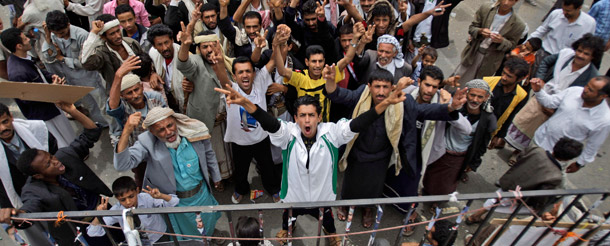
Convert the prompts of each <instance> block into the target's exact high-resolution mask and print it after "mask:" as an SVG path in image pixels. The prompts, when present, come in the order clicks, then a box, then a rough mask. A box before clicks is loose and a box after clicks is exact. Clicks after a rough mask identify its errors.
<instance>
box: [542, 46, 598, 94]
mask: <svg viewBox="0 0 610 246" xmlns="http://www.w3.org/2000/svg"><path fill="white" fill-rule="evenodd" d="M573 57H574V50H573V49H571V48H565V49H562V50H561V51H559V56H558V57H557V62H555V67H554V68H553V79H551V80H549V81H548V82H547V83H546V84H545V85H544V90H545V92H546V93H548V94H551V95H553V94H556V93H559V92H561V91H563V90H565V89H566V88H568V87H569V86H570V85H571V84H572V83H574V80H576V78H578V76H580V75H581V74H582V73H583V72H584V71H585V70H587V69H589V66H590V65H591V63H589V64H587V65H586V66H584V67H582V68H581V69H578V70H576V71H574V72H572V63H573V62H574V60H573V59H572V58H573ZM570 59H572V60H571V61H570ZM568 61H570V62H569V63H568V65H566V66H565V67H564V68H562V67H563V65H564V64H566V62H568ZM587 82H588V81H587Z"/></svg>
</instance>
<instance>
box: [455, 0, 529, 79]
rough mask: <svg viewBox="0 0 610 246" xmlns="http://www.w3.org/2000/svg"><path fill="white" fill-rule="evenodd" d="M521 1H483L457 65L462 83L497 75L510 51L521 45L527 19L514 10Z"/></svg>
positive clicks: (469, 29)
mask: <svg viewBox="0 0 610 246" xmlns="http://www.w3.org/2000/svg"><path fill="white" fill-rule="evenodd" d="M518 1H519V0H501V1H498V2H497V3H493V4H490V3H483V4H482V5H481V6H480V7H479V9H478V10H477V12H476V14H475V17H474V20H473V21H472V23H470V26H469V27H468V34H469V40H470V41H469V42H468V43H467V44H466V47H464V50H463V51H462V60H461V61H460V64H459V65H458V66H457V67H456V68H455V72H454V73H455V74H456V75H460V76H461V77H460V84H464V83H466V82H469V81H470V80H472V79H480V78H483V77H484V76H491V75H493V74H494V73H495V72H496V70H498V68H499V67H500V65H502V60H503V59H504V56H505V54H506V52H508V51H511V50H512V49H514V48H515V46H516V45H517V42H518V41H519V39H521V36H522V35H523V30H524V29H525V22H523V20H522V19H521V17H520V16H519V15H517V13H516V12H515V11H514V10H513V6H514V5H515V4H516V3H517V2H518Z"/></svg>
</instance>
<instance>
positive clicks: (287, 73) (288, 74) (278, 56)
mask: <svg viewBox="0 0 610 246" xmlns="http://www.w3.org/2000/svg"><path fill="white" fill-rule="evenodd" d="M289 38H290V27H288V26H286V25H284V24H282V25H279V26H278V27H277V30H276V32H275V37H273V51H274V52H273V53H274V54H273V56H274V57H273V59H274V60H275V66H276V68H277V72H278V73H279V74H280V75H282V77H284V78H286V79H290V78H292V71H291V70H290V69H287V68H286V66H285V65H284V59H283V58H282V52H281V47H280V45H281V44H283V43H286V41H288V39H289Z"/></svg>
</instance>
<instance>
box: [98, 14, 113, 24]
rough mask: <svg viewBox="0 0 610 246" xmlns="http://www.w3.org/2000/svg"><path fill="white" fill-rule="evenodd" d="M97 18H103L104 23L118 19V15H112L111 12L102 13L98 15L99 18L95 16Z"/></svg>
mask: <svg viewBox="0 0 610 246" xmlns="http://www.w3.org/2000/svg"><path fill="white" fill-rule="evenodd" d="M95 20H101V21H103V22H104V23H107V22H110V21H113V20H116V17H114V16H112V15H110V14H102V15H100V16H98V17H97V18H95Z"/></svg>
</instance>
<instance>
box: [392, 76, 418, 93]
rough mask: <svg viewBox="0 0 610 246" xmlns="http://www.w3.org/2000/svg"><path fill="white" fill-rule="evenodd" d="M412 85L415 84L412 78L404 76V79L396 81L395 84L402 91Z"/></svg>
mask: <svg viewBox="0 0 610 246" xmlns="http://www.w3.org/2000/svg"><path fill="white" fill-rule="evenodd" d="M413 83H415V81H414V80H413V79H412V78H410V77H406V76H405V77H402V78H400V79H399V80H398V83H396V85H397V86H399V87H402V89H404V88H407V87H409V86H410V85H412V84H413ZM402 89H401V90H402Z"/></svg>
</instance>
